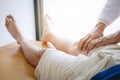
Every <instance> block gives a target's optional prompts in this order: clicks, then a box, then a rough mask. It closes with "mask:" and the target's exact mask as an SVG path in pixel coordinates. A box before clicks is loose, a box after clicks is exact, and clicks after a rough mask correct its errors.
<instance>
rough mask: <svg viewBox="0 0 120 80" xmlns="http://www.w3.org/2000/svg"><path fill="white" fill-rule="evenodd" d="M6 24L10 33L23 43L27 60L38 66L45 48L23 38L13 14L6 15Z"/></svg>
mask: <svg viewBox="0 0 120 80" xmlns="http://www.w3.org/2000/svg"><path fill="white" fill-rule="evenodd" d="M5 25H6V27H7V30H8V31H9V33H10V34H11V35H12V36H13V38H14V39H15V40H16V41H17V42H18V43H19V44H20V45H21V47H22V49H23V53H24V56H25V58H26V60H27V61H28V62H29V63H30V64H31V65H33V66H37V64H38V61H39V60H40V58H41V56H42V54H43V53H44V51H45V49H41V48H40V47H38V46H35V45H33V44H32V43H30V42H29V41H27V40H25V39H24V38H23V36H22V34H21V33H20V31H19V29H18V26H17V25H16V22H15V20H14V18H13V16H11V15H8V16H6V22H5Z"/></svg>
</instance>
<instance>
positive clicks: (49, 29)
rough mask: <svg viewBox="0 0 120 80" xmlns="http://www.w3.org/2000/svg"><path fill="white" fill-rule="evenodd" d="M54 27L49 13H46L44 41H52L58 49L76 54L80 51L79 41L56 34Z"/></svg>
mask: <svg viewBox="0 0 120 80" xmlns="http://www.w3.org/2000/svg"><path fill="white" fill-rule="evenodd" d="M53 29H54V24H53V21H52V20H51V18H50V17H49V16H48V15H46V16H45V17H44V30H43V35H42V39H41V41H42V42H43V43H46V42H51V43H52V44H53V45H54V46H55V48H56V49H58V50H62V51H64V52H66V53H68V54H71V55H74V56H76V55H78V54H79V53H80V51H79V49H78V47H77V45H78V41H72V40H68V39H65V38H62V37H59V35H56V34H55V33H54V32H53Z"/></svg>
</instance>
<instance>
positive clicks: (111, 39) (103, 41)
mask: <svg viewBox="0 0 120 80" xmlns="http://www.w3.org/2000/svg"><path fill="white" fill-rule="evenodd" d="M119 42H120V31H118V32H116V33H114V34H110V35H108V36H104V37H100V38H98V39H94V40H92V41H91V42H90V43H89V45H88V47H87V49H86V51H87V53H89V52H90V51H91V50H92V49H94V48H98V47H101V46H105V45H110V44H117V43H119Z"/></svg>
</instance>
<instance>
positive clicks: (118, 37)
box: [106, 30, 120, 44]
mask: <svg viewBox="0 0 120 80" xmlns="http://www.w3.org/2000/svg"><path fill="white" fill-rule="evenodd" d="M106 42H107V43H108V44H117V43H119V42H120V30H119V31H117V32H115V33H113V34H110V35H108V36H106Z"/></svg>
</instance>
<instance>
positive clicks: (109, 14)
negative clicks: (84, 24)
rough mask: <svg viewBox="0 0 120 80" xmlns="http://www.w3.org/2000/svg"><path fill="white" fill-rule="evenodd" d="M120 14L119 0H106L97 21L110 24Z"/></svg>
mask: <svg viewBox="0 0 120 80" xmlns="http://www.w3.org/2000/svg"><path fill="white" fill-rule="evenodd" d="M119 16H120V0H108V2H107V4H106V5H105V7H104V9H103V11H102V13H101V15H100V17H99V22H103V23H104V24H106V25H109V24H111V23H112V22H113V21H115V20H116V19H117V18H118V17H119Z"/></svg>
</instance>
